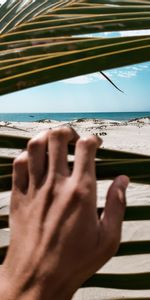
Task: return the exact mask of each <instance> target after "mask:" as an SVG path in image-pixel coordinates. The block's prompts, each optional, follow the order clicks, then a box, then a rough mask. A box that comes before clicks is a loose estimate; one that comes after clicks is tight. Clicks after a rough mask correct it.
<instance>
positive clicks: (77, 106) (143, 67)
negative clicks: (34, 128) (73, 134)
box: [0, 0, 150, 113]
mask: <svg viewBox="0 0 150 300" xmlns="http://www.w3.org/2000/svg"><path fill="white" fill-rule="evenodd" d="M2 1H4V0H0V3H1V2H2ZM139 33H140V32H139V31H134V32H132V31H127V32H120V33H117V35H118V34H119V35H122V36H123V35H128V36H129V35H133V34H134V35H138V34H139ZM142 33H143V34H150V30H147V31H146V30H143V31H142ZM104 35H105V36H112V34H111V35H109V33H105V34H104ZM105 74H107V75H108V76H109V77H110V78H111V80H112V81H113V82H114V83H116V84H117V86H118V87H119V88H120V89H122V90H123V91H124V94H122V93H120V92H119V91H117V90H116V89H115V88H114V87H113V86H112V85H111V84H110V83H109V82H108V81H107V80H106V79H104V77H102V76H101V75H100V74H99V73H94V74H89V75H86V76H80V77H75V78H71V79H68V80H65V81H59V82H56V83H51V84H46V85H43V86H39V87H35V88H30V89H27V90H24V91H20V92H17V93H12V94H9V95H5V96H1V97H0V113H3V112H5V113H7V112H9V113H13V112H113V111H150V62H147V63H144V64H138V65H132V66H128V67H125V68H118V69H113V70H108V71H105Z"/></svg>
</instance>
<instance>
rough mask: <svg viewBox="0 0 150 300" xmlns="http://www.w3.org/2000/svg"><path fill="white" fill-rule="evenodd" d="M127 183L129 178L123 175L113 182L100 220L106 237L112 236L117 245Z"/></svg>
mask: <svg viewBox="0 0 150 300" xmlns="http://www.w3.org/2000/svg"><path fill="white" fill-rule="evenodd" d="M128 183H129V178H128V177H127V176H125V175H122V176H119V177H117V178H116V179H115V180H114V182H113V183H112V185H111V186H110V188H109V190H108V193H107V198H106V205H105V209H104V213H103V217H102V220H101V221H102V223H103V226H104V227H105V230H106V232H107V233H108V237H109V236H111V235H112V236H113V238H115V240H116V241H117V242H118V243H119V241H120V235H121V225H122V221H123V218H124V214H125V208H126V198H125V192H126V188H127V186H128Z"/></svg>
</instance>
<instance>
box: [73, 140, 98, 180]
mask: <svg viewBox="0 0 150 300" xmlns="http://www.w3.org/2000/svg"><path fill="white" fill-rule="evenodd" d="M101 143H102V140H101V139H99V138H98V137H96V136H91V137H89V138H86V139H79V140H78V141H77V143H76V150H75V163H74V170H73V176H75V177H76V178H78V179H79V180H80V179H82V177H83V175H84V174H85V173H88V174H90V176H91V175H92V176H93V177H95V164H94V158H95V154H96V149H97V148H98V147H99V146H100V145H101Z"/></svg>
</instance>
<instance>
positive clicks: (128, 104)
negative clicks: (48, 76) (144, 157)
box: [0, 63, 150, 112]
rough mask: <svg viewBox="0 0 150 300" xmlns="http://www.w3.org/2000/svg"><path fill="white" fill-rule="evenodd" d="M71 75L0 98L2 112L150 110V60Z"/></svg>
mask: <svg viewBox="0 0 150 300" xmlns="http://www.w3.org/2000/svg"><path fill="white" fill-rule="evenodd" d="M105 73H106V74H107V75H108V76H109V77H110V78H111V79H112V80H113V81H114V82H115V83H116V84H117V85H118V86H119V87H120V88H121V89H122V90H123V91H124V93H125V94H122V93H120V92H119V91H117V90H116V89H115V88H114V87H113V86H112V85H111V84H110V83H109V82H108V81H107V80H105V79H104V78H103V77H102V76H101V75H100V74H98V73H94V74H90V75H87V76H80V77H75V78H71V79H68V80H65V81H60V82H56V83H52V84H46V85H43V86H39V87H36V88H31V89H27V90H24V91H20V92H17V93H12V94H9V95H6V96H2V97H1V98H0V112H87V111H89V112H90V111H91V112H105V111H108V112H109V111H110V112H111V111H150V86H149V85H150V63H144V64H138V65H132V66H129V67H126V68H119V69H113V70H109V71H107V72H105Z"/></svg>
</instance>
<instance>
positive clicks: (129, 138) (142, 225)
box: [0, 117, 150, 300]
mask: <svg viewBox="0 0 150 300" xmlns="http://www.w3.org/2000/svg"><path fill="white" fill-rule="evenodd" d="M62 126H71V127H73V128H74V129H75V130H76V131H77V132H78V134H79V135H80V136H82V137H86V136H89V135H91V134H95V135H97V136H99V137H101V138H102V139H103V144H102V146H101V147H103V148H109V149H116V150H123V151H130V152H133V153H139V154H140V153H141V154H147V155H150V118H149V117H145V118H140V119H134V120H130V121H112V120H99V119H77V120H73V121H70V122H68V121H61V122H60V121H55V120H51V121H50V120H41V121H39V122H4V121H1V122H0V131H1V134H9V135H16V136H18V135H20V136H27V137H32V136H34V135H36V134H37V133H39V132H41V131H44V130H47V129H53V128H56V127H62ZM19 152H20V151H19V150H16V149H10V150H8V149H0V155H4V156H6V154H7V155H9V156H16V155H17V154H18V153H19ZM110 183H111V181H108V180H106V181H98V182H97V206H104V203H105V197H106V192H107V189H108V186H109V185H110ZM9 198H10V193H9V192H5V193H1V194H0V209H1V211H2V210H5V211H8V210H9V202H10V201H9ZM127 205H128V206H130V205H150V186H149V185H141V184H135V183H130V185H129V188H128V191H127ZM87 221H88V220H87ZM141 239H142V240H148V239H149V240H150V222H147V221H144V222H125V223H124V225H123V234H122V240H123V241H133V240H141ZM8 241H9V231H8V230H5V229H3V230H1V234H0V244H1V246H2V245H6V244H8ZM146 271H147V272H150V255H140V256H129V257H127V256H126V257H118V258H117V257H115V258H113V259H112V260H111V261H110V262H109V263H108V264H106V265H105V267H103V269H101V270H100V272H102V273H113V272H114V273H122V272H124V273H130V272H146ZM137 289H138V287H137ZM126 297H128V298H129V297H130V299H132V298H133V299H134V298H135V297H139V299H140V298H142V297H143V298H144V297H145V298H146V299H150V290H149V291H128V290H126V291H124V290H113V289H101V288H91V289H80V290H79V291H78V292H77V293H76V294H75V296H74V297H73V300H102V299H105V300H106V299H124V298H126Z"/></svg>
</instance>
